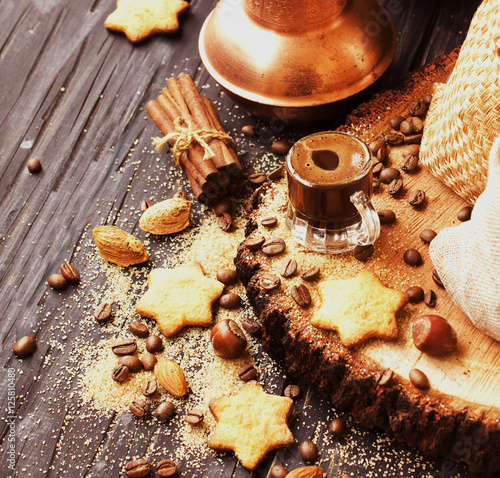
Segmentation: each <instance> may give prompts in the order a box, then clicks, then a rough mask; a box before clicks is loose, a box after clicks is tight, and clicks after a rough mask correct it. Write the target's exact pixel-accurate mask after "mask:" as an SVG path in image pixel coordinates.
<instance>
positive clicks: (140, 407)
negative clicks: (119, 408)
mask: <svg viewBox="0 0 500 478" xmlns="http://www.w3.org/2000/svg"><path fill="white" fill-rule="evenodd" d="M129 409H130V411H131V412H132V413H133V414H134V415H135V416H136V417H137V418H142V417H145V416H146V415H147V414H148V413H149V405H148V404H147V403H146V402H145V401H144V400H143V399H142V398H136V399H134V400H132V403H131V404H130V406H129Z"/></svg>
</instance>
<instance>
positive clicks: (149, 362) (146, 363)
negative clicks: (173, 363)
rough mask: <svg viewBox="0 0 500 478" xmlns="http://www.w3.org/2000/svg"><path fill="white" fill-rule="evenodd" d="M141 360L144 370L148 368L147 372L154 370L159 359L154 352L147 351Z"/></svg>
mask: <svg viewBox="0 0 500 478" xmlns="http://www.w3.org/2000/svg"><path fill="white" fill-rule="evenodd" d="M141 362H142V366H143V367H144V370H146V372H149V371H151V370H154V368H155V365H156V362H158V359H157V358H156V357H155V356H154V355H153V354H150V353H147V354H144V355H143V356H142V357H141Z"/></svg>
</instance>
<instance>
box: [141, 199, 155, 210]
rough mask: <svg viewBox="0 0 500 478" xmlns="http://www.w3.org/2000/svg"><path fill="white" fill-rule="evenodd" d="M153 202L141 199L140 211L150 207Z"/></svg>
mask: <svg viewBox="0 0 500 478" xmlns="http://www.w3.org/2000/svg"><path fill="white" fill-rule="evenodd" d="M153 204H154V202H153V201H147V200H145V201H142V202H141V206H140V207H141V212H146V209H148V208H150V207H151V206H152V205H153Z"/></svg>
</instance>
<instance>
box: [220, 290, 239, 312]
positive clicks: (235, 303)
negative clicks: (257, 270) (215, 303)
mask: <svg viewBox="0 0 500 478" xmlns="http://www.w3.org/2000/svg"><path fill="white" fill-rule="evenodd" d="M219 305H220V306H221V307H224V309H237V308H238V307H240V306H241V297H240V296H239V295H238V294H234V293H232V292H228V293H227V294H223V295H221V296H220V298H219Z"/></svg>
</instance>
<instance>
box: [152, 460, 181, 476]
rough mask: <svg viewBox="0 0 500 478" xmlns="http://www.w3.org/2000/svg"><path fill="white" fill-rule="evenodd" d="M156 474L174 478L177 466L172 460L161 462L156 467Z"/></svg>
mask: <svg viewBox="0 0 500 478" xmlns="http://www.w3.org/2000/svg"><path fill="white" fill-rule="evenodd" d="M156 473H158V476H161V477H165V476H174V475H175V474H176V473H177V465H176V464H175V461H172V460H161V461H160V462H159V463H158V464H157V465H156Z"/></svg>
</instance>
